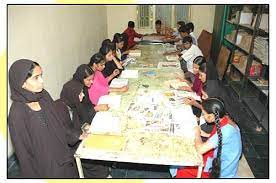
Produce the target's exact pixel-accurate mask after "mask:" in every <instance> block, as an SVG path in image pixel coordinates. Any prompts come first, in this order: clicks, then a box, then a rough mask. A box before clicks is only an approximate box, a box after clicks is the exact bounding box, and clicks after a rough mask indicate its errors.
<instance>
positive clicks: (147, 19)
mask: <svg viewBox="0 0 276 183" xmlns="http://www.w3.org/2000/svg"><path fill="white" fill-rule="evenodd" d="M189 8H190V6H189V5H138V6H137V20H138V27H139V28H153V25H154V22H155V20H158V19H159V20H161V21H162V23H164V24H165V25H166V26H169V27H176V23H177V22H178V21H180V20H182V21H185V22H188V20H189Z"/></svg>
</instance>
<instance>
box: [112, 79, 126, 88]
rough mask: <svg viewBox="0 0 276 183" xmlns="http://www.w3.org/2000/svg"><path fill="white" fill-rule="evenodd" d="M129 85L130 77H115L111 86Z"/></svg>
mask: <svg viewBox="0 0 276 183" xmlns="http://www.w3.org/2000/svg"><path fill="white" fill-rule="evenodd" d="M127 85H128V79H125V78H114V79H113V80H112V81H111V83H110V85H109V87H111V88H121V87H123V86H127Z"/></svg>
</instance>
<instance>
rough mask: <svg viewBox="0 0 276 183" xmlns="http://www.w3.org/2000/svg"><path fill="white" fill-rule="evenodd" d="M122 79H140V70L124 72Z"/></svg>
mask: <svg viewBox="0 0 276 183" xmlns="http://www.w3.org/2000/svg"><path fill="white" fill-rule="evenodd" d="M120 78H138V70H123V71H122V74H121V76H120Z"/></svg>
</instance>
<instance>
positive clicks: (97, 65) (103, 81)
mask: <svg viewBox="0 0 276 183" xmlns="http://www.w3.org/2000/svg"><path fill="white" fill-rule="evenodd" d="M110 52H111V54H112V51H110ZM88 66H90V67H91V68H92V69H93V71H94V72H95V74H94V79H93V84H92V86H91V87H90V88H89V91H88V92H89V98H90V100H91V102H92V103H93V104H94V105H97V104H98V101H99V98H100V97H101V96H103V95H108V93H109V92H125V91H127V90H128V87H127V86H125V87H122V88H110V87H109V85H108V83H109V81H111V80H112V79H113V78H114V77H115V76H117V75H118V74H119V70H118V69H115V70H114V71H113V73H112V74H111V75H110V76H109V77H107V78H105V77H104V75H103V74H102V71H103V69H104V68H105V58H104V56H103V55H102V54H101V53H96V54H95V55H93V56H92V57H91V59H90V62H89V64H88Z"/></svg>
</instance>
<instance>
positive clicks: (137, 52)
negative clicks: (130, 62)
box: [129, 50, 141, 57]
mask: <svg viewBox="0 0 276 183" xmlns="http://www.w3.org/2000/svg"><path fill="white" fill-rule="evenodd" d="M129 56H132V57H141V50H129Z"/></svg>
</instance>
